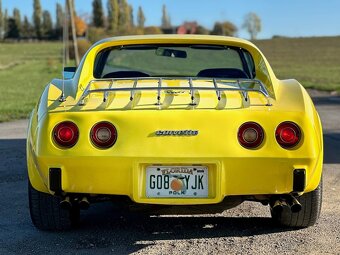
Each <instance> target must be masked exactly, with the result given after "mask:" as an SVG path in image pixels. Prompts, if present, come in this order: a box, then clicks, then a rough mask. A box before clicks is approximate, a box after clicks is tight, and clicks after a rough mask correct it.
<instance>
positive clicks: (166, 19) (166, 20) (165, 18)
mask: <svg viewBox="0 0 340 255" xmlns="http://www.w3.org/2000/svg"><path fill="white" fill-rule="evenodd" d="M162 27H163V28H169V27H171V20H170V16H169V14H168V12H167V10H166V5H165V4H163V9H162Z"/></svg>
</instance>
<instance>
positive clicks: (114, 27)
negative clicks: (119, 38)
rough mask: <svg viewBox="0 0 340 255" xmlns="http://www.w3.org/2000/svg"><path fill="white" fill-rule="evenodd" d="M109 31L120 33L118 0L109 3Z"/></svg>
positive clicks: (111, 0)
mask: <svg viewBox="0 0 340 255" xmlns="http://www.w3.org/2000/svg"><path fill="white" fill-rule="evenodd" d="M107 11H108V31H109V32H110V33H113V34H116V33H117V32H118V19H119V4H118V0H108V1H107Z"/></svg>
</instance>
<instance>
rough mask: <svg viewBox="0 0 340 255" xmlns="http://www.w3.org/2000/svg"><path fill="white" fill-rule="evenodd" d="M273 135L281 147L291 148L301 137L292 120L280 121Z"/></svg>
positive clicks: (297, 127)
mask: <svg viewBox="0 0 340 255" xmlns="http://www.w3.org/2000/svg"><path fill="white" fill-rule="evenodd" d="M275 137H276V141H277V142H278V144H280V145H281V147H283V148H293V147H294V146H296V145H297V144H298V143H299V142H300V139H301V130H300V128H299V126H298V125H296V124H295V123H293V122H289V121H286V122H282V123H281V124H280V125H278V127H277V128H276V131H275Z"/></svg>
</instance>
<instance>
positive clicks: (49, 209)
mask: <svg viewBox="0 0 340 255" xmlns="http://www.w3.org/2000/svg"><path fill="white" fill-rule="evenodd" d="M28 199H29V207H30V214H31V219H32V223H33V225H34V226H35V227H36V228H38V229H40V230H49V231H62V230H68V229H71V228H72V227H73V226H74V225H75V224H76V223H78V221H79V211H80V210H79V208H75V207H72V208H71V209H62V208H61V207H60V205H59V204H60V201H61V199H60V198H59V197H56V196H53V195H51V194H46V193H43V192H40V191H37V190H35V189H34V188H33V187H32V185H31V183H29V184H28Z"/></svg>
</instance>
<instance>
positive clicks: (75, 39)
mask: <svg viewBox="0 0 340 255" xmlns="http://www.w3.org/2000/svg"><path fill="white" fill-rule="evenodd" d="M67 2H68V7H69V8H68V9H69V13H70V17H71V30H72V41H73V49H74V58H75V61H76V66H78V65H79V62H80V61H79V53H78V44H77V35H76V28H75V24H74V12H73V6H72V3H71V0H68V1H67Z"/></svg>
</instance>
